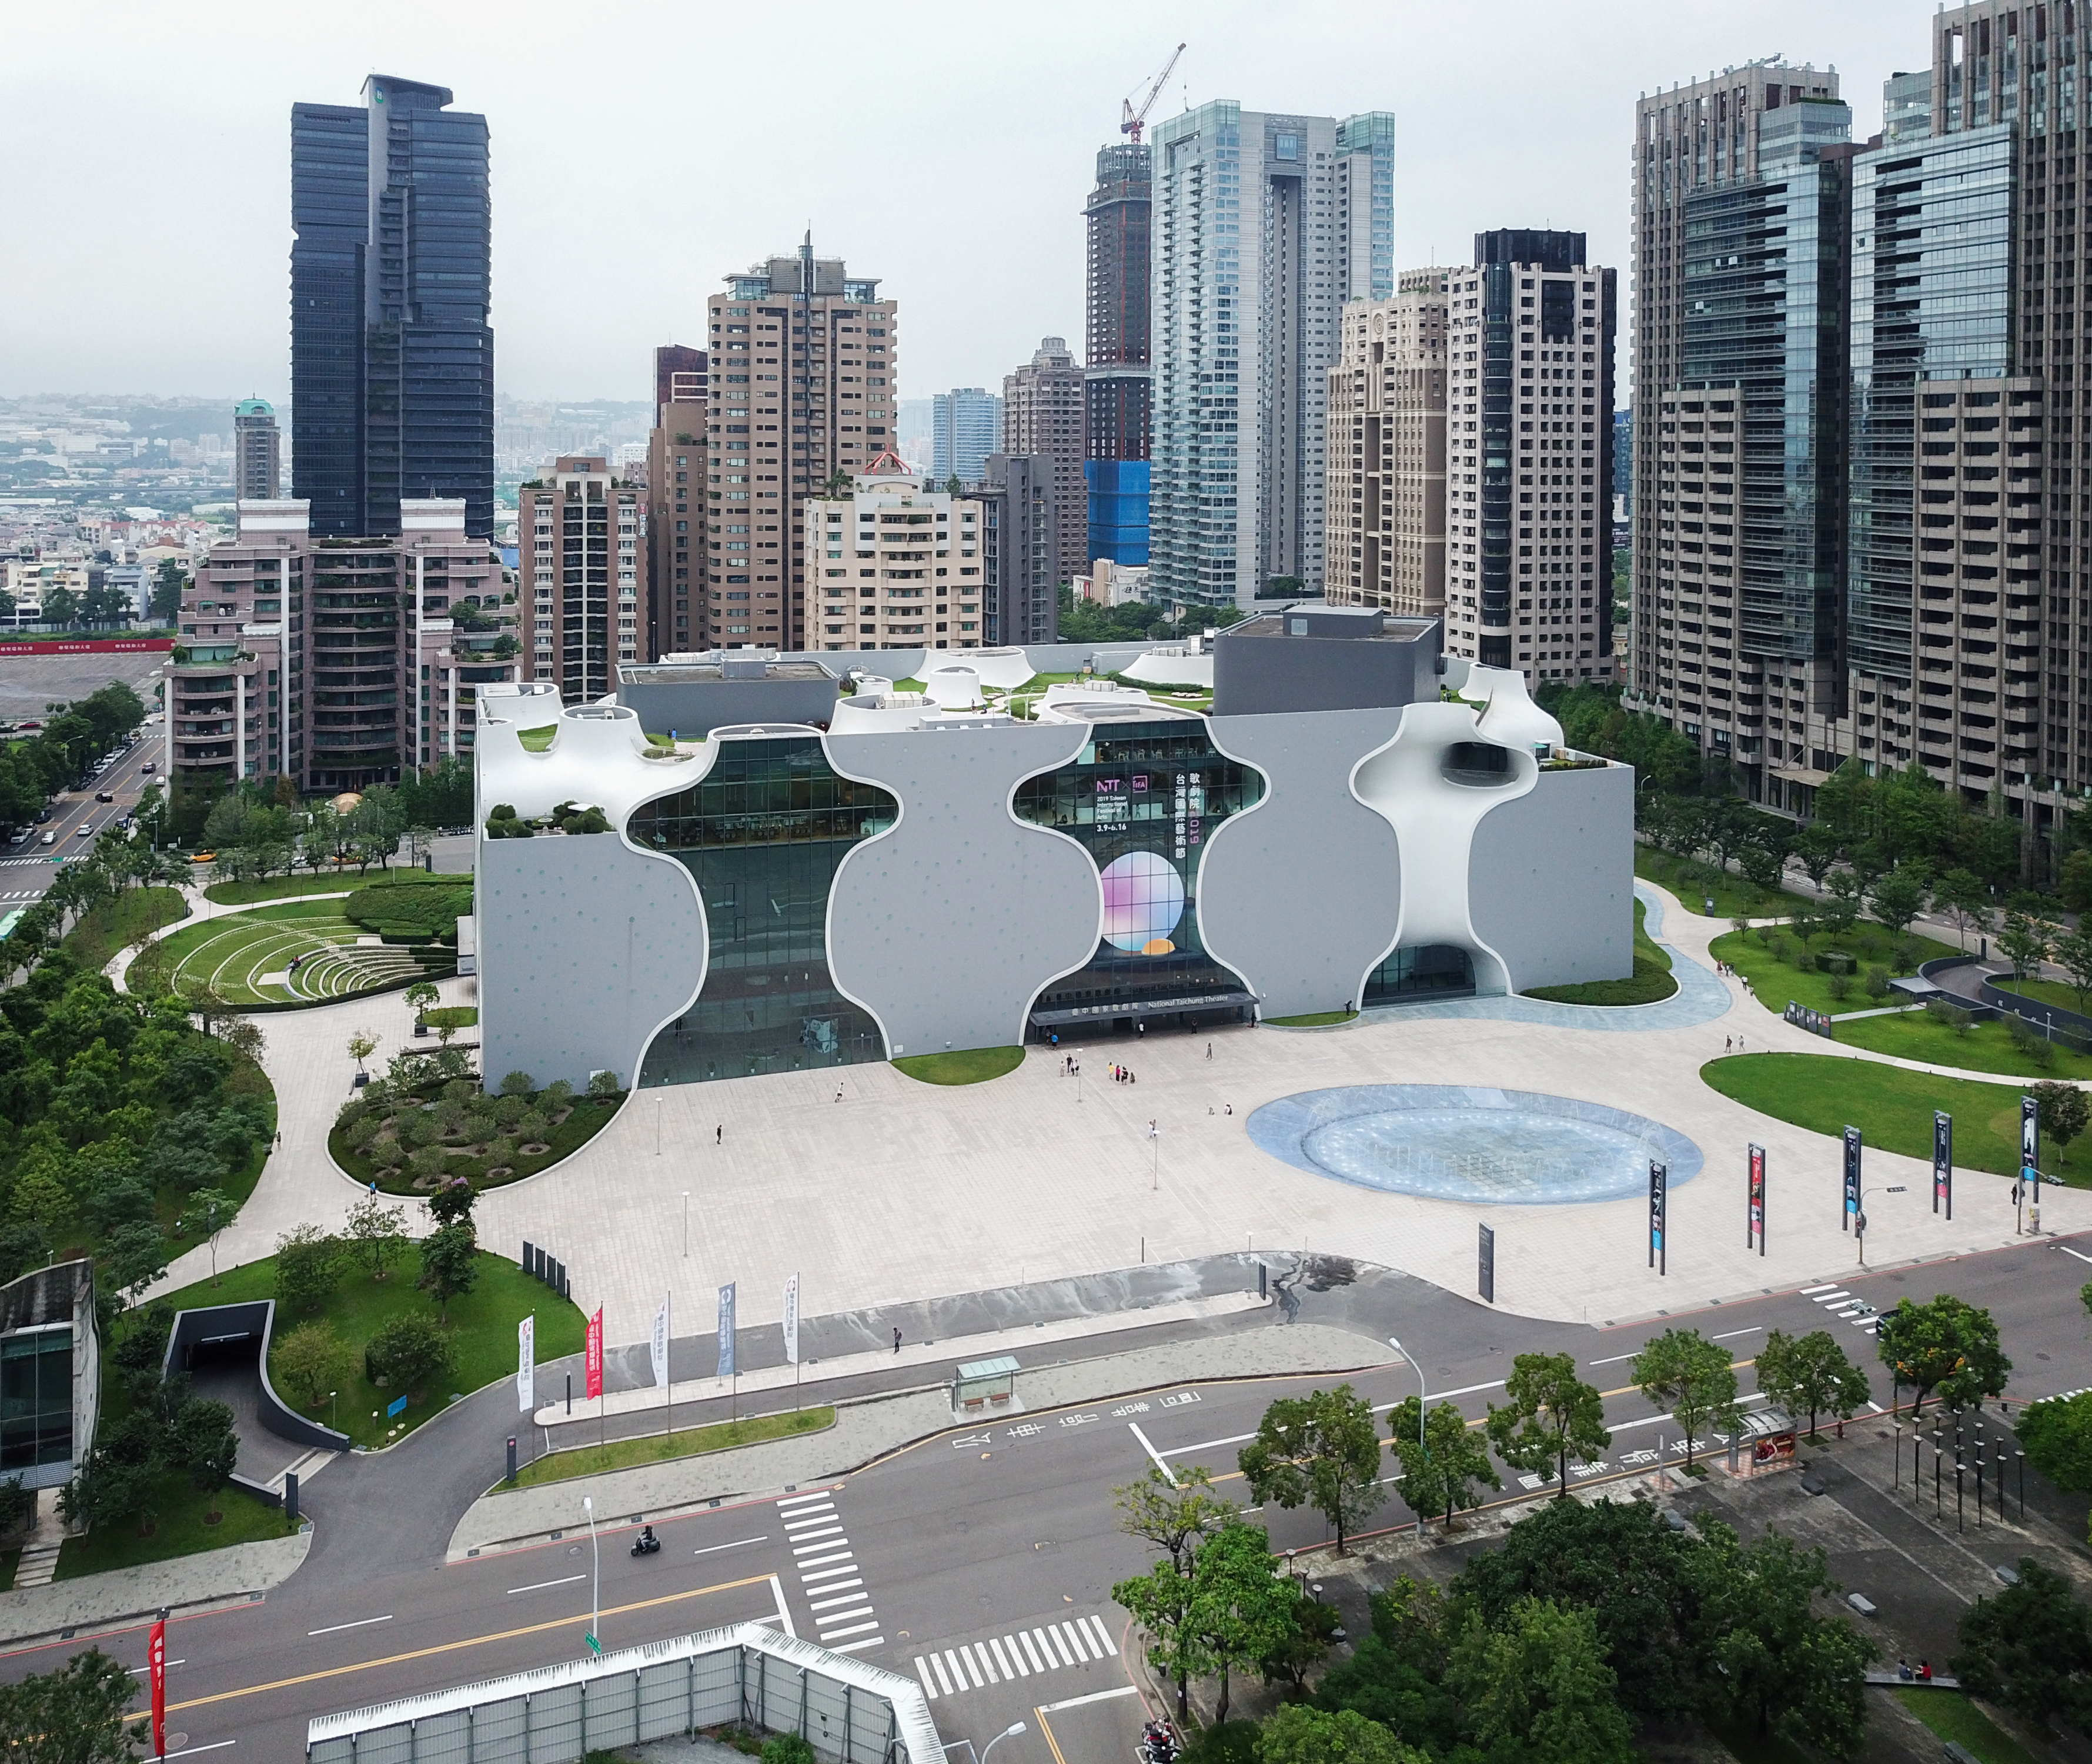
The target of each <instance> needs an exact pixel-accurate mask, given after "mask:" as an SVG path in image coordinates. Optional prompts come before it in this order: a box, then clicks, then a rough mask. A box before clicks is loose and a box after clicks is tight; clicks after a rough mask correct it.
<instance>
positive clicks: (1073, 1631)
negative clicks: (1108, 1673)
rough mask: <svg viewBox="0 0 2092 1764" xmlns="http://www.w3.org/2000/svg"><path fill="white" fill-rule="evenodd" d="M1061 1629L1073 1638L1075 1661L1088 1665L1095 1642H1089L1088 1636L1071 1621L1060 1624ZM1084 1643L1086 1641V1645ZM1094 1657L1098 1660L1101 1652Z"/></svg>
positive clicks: (1101, 1656)
mask: <svg viewBox="0 0 2092 1764" xmlns="http://www.w3.org/2000/svg"><path fill="white" fill-rule="evenodd" d="M1061 1632H1062V1633H1063V1634H1064V1635H1068V1636H1073V1637H1074V1642H1075V1659H1076V1662H1077V1663H1078V1665H1082V1666H1087V1665H1088V1664H1089V1662H1090V1656H1091V1654H1092V1653H1093V1652H1095V1649H1096V1644H1095V1643H1094V1642H1091V1641H1090V1638H1089V1637H1088V1636H1086V1635H1085V1634H1083V1632H1082V1631H1081V1630H1079V1629H1078V1628H1076V1627H1075V1626H1074V1624H1073V1623H1063V1624H1061ZM1086 1643H1087V1644H1088V1645H1087V1646H1086V1645H1084V1644H1086ZM1096 1657H1097V1658H1099V1659H1100V1660H1101V1659H1102V1658H1104V1656H1103V1655H1102V1654H1097V1656H1096Z"/></svg>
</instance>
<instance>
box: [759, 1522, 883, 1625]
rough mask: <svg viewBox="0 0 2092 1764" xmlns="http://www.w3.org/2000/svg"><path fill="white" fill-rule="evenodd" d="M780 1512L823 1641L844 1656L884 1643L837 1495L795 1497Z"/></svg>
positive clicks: (809, 1606) (801, 1583)
mask: <svg viewBox="0 0 2092 1764" xmlns="http://www.w3.org/2000/svg"><path fill="white" fill-rule="evenodd" d="M777 1515H778V1517H779V1518H780V1520H783V1521H784V1524H785V1537H786V1540H787V1541H789V1544H790V1545H791V1548H792V1558H793V1563H792V1565H793V1567H794V1568H796V1569H797V1571H798V1574H799V1585H800V1588H801V1589H802V1591H803V1592H804V1593H805V1594H806V1605H807V1608H808V1609H809V1610H810V1611H812V1612H813V1614H814V1628H815V1632H816V1633H817V1634H818V1635H819V1636H820V1640H821V1645H823V1647H827V1648H832V1649H836V1651H837V1652H838V1653H842V1654H854V1653H857V1652H858V1651H859V1650H860V1649H865V1648H875V1647H877V1646H879V1645H880V1643H881V1642H882V1641H884V1640H885V1637H884V1636H881V1635H880V1633H879V1618H878V1616H877V1615H876V1614H875V1612H874V1611H873V1610H872V1608H871V1594H870V1593H867V1592H866V1591H865V1590H864V1580H863V1577H862V1576H861V1575H860V1574H859V1573H858V1565H857V1558H856V1556H855V1555H854V1554H852V1552H851V1550H850V1546H849V1538H848V1537H845V1536H844V1535H843V1527H842V1521H841V1519H840V1518H839V1517H838V1516H837V1515H836V1503H835V1501H834V1500H833V1498H832V1497H830V1496H829V1495H827V1494H800V1495H794V1496H792V1497H789V1498H786V1499H785V1500H781V1501H780V1502H778V1503H777Z"/></svg>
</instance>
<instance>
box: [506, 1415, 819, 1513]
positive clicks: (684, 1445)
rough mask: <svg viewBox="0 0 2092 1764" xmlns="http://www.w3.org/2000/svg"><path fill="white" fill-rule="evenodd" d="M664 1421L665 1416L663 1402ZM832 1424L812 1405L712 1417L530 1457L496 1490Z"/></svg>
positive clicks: (747, 1443) (662, 1460) (749, 1443)
mask: <svg viewBox="0 0 2092 1764" xmlns="http://www.w3.org/2000/svg"><path fill="white" fill-rule="evenodd" d="M662 1419H663V1420H667V1419H668V1410H667V1407H666V1406H665V1405H664V1406H663V1409H662ZM834 1425H836V1412H835V1411H834V1410H833V1409H832V1408H829V1407H821V1406H816V1407H810V1408H803V1409H788V1410H785V1412H782V1413H781V1414H777V1415H750V1416H743V1417H742V1418H741V1420H737V1421H714V1422H711V1424H709V1425H707V1426H703V1427H687V1428H682V1429H678V1430H677V1431H676V1432H675V1433H642V1434H639V1435H637V1436H634V1437H633V1438H625V1439H613V1440H612V1441H610V1442H609V1443H608V1444H607V1445H600V1446H599V1445H594V1444H590V1445H586V1446H573V1447H572V1448H570V1449H569V1450H567V1451H553V1452H547V1454H546V1455H544V1456H543V1457H542V1458H534V1459H532V1460H531V1461H530V1462H529V1463H528V1464H525V1465H524V1466H522V1468H521V1469H519V1470H518V1471H517V1472H516V1481H515V1482H514V1483H513V1484H509V1483H508V1482H498V1483H496V1484H495V1493H496V1494H499V1493H500V1492H501V1491H502V1490H503V1489H507V1488H509V1487H511V1486H513V1487H516V1488H519V1489H527V1488H534V1487H535V1486H536V1485H538V1484H539V1483H541V1482H568V1481H573V1479H574V1478H575V1477H577V1476H601V1475H603V1473H604V1472H607V1471H611V1470H630V1469H633V1468H637V1467H638V1466H639V1465H641V1464H666V1463H668V1461H669V1460H670V1459H674V1458H694V1457H697V1456H699V1455H702V1454H703V1453H705V1452H708V1451H733V1450H734V1449H735V1448H736V1447H737V1446H754V1445H757V1444H759V1443H760V1442H763V1441H764V1440H767V1439H796V1438H798V1437H799V1436H800V1435H801V1434H802V1433H820V1432H822V1431H823V1430H824V1429H828V1428H831V1427H833V1426H834Z"/></svg>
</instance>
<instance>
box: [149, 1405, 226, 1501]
mask: <svg viewBox="0 0 2092 1764" xmlns="http://www.w3.org/2000/svg"><path fill="white" fill-rule="evenodd" d="M166 1452H167V1462H168V1463H169V1464H171V1465H172V1466H173V1467H174V1468H176V1469H178V1470H186V1471H187V1472H188V1476H189V1481H190V1484H191V1485H192V1487H193V1488H194V1489H196V1491H197V1494H217V1493H218V1490H219V1489H222V1488H223V1487H224V1486H225V1485H226V1484H227V1483H228V1482H230V1481H231V1480H232V1472H233V1470H234V1468H236V1466H237V1464H239V1462H240V1435H239V1434H238V1433H236V1432H235V1431H234V1430H233V1426H232V1411H231V1409H230V1408H228V1407H227V1406H226V1405H225V1404H224V1403H212V1402H210V1401H207V1400H206V1399H204V1398H202V1397H191V1398H189V1399H188V1400H187V1401H186V1402H184V1403H183V1404H182V1406H181V1407H179V1409H177V1410H176V1411H175V1413H174V1415H173V1416H171V1418H170V1419H169V1420H168V1422H167V1448H166Z"/></svg>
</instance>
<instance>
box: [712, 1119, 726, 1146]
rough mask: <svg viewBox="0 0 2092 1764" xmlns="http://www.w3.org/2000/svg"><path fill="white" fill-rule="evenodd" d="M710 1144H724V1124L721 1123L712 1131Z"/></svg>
mask: <svg viewBox="0 0 2092 1764" xmlns="http://www.w3.org/2000/svg"><path fill="white" fill-rule="evenodd" d="M712 1144H714V1145H724V1144H726V1123H725V1122H723V1121H722V1122H720V1124H719V1125H718V1126H715V1127H714V1128H713V1129H712Z"/></svg>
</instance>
